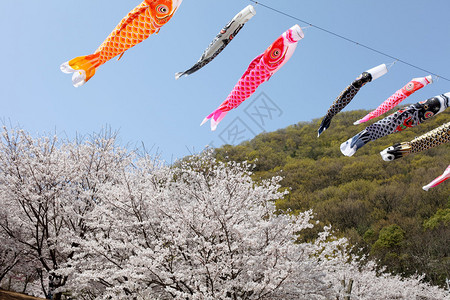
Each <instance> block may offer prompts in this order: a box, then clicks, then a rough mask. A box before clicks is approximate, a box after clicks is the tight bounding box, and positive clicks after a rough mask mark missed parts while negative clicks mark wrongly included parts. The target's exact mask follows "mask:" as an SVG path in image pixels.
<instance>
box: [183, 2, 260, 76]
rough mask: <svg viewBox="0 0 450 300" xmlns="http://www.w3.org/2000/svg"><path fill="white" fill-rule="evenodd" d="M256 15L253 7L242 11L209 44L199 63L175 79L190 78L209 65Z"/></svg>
mask: <svg viewBox="0 0 450 300" xmlns="http://www.w3.org/2000/svg"><path fill="white" fill-rule="evenodd" d="M254 15H256V11H255V9H254V8H253V6H251V5H249V6H247V7H246V8H244V9H243V10H241V11H240V12H239V13H238V14H237V15H236V16H235V17H234V18H233V19H232V20H231V21H230V22H229V23H228V24H227V25H225V27H224V28H223V29H222V30H221V31H220V33H219V34H218V35H217V36H216V37H215V39H214V40H213V41H212V42H211V43H210V44H209V46H208V48H207V49H206V50H205V52H203V54H202V56H201V57H200V59H199V61H198V62H197V63H196V64H195V65H194V66H193V67H192V68H190V69H189V70H186V71H184V72H179V73H176V74H175V79H179V78H180V77H182V76H188V75H190V74H192V73H194V72H197V71H198V70H200V69H201V68H203V67H204V66H206V65H207V64H209V63H210V62H211V61H212V60H213V59H214V58H216V56H217V55H219V54H220V52H222V51H223V49H225V47H226V46H228V44H229V43H230V42H231V41H232V40H233V39H234V37H235V36H236V35H237V34H238V33H239V31H240V30H241V29H242V27H244V25H245V23H247V22H248V21H249V20H250V19H251V18H252V17H253V16H254Z"/></svg>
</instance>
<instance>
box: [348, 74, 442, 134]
mask: <svg viewBox="0 0 450 300" xmlns="http://www.w3.org/2000/svg"><path fill="white" fill-rule="evenodd" d="M430 83H433V78H432V77H431V75H429V76H427V77H420V78H413V79H412V80H411V81H410V82H408V83H407V84H406V85H405V86H404V87H403V88H402V89H400V90H398V91H396V92H395V93H394V94H393V95H392V96H391V97H389V98H388V99H386V101H384V102H383V103H382V104H381V105H380V106H378V108H377V109H375V110H374V111H372V112H370V113H369V114H367V115H366V116H365V117H364V118H362V119H360V120H358V121H356V122H355V123H354V124H355V125H358V124H361V123H364V122H367V121H369V120H372V119H373V118H376V117H379V116H381V115H382V114H384V113H386V112H388V111H390V110H391V109H393V108H394V107H396V106H397V105H399V104H400V103H401V102H402V101H403V100H405V99H406V98H408V97H409V96H411V95H412V94H413V93H415V92H417V91H418V90H420V89H421V88H423V87H425V86H427V85H428V84H430Z"/></svg>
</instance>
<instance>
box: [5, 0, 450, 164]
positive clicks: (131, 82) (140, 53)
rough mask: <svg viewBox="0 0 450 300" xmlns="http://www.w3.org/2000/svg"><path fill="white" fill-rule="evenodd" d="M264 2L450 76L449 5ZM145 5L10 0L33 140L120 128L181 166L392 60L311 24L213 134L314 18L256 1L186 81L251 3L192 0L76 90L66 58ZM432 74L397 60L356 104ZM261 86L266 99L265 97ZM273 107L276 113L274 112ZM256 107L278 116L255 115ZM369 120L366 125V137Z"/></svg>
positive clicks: (10, 68) (13, 80)
mask: <svg viewBox="0 0 450 300" xmlns="http://www.w3.org/2000/svg"><path fill="white" fill-rule="evenodd" d="M262 2H263V3H265V4H267V5H270V6H272V7H274V8H277V9H279V10H282V11H285V12H287V13H289V14H291V15H294V16H297V17H298V18H301V19H304V20H306V21H308V22H311V23H313V24H315V25H317V26H320V27H323V28H326V29H328V30H331V31H333V32H336V33H338V34H341V35H343V36H346V37H348V38H351V39H353V40H356V41H358V42H360V43H363V44H365V45H368V46H370V47H373V48H376V49H378V50H380V51H384V52H387V53H389V54H391V55H393V56H396V57H399V58H401V59H403V60H405V61H408V62H410V63H413V64H415V65H418V66H421V67H422V68H425V69H428V70H430V71H432V72H434V73H437V74H441V75H442V76H444V77H447V78H450V60H449V53H450V52H449V51H450V34H449V33H450V22H449V21H448V12H449V11H450V1H448V0H429V1H423V0H395V1H392V0H377V1H361V0H342V1H335V0H327V1H325V0H315V1H299V0H276V1H275V0H263V1H262ZM139 3H140V1H139V0H136V1H134V0H126V1H125V0H120V1H119V0H112V1H111V0H109V1H106V0H95V1H93V0H77V1H74V0H65V1H60V0H59V1H57V0H46V1H30V0H1V1H0V13H1V18H0V27H1V28H2V35H1V37H2V43H1V47H0V62H1V66H2V72H1V73H0V101H1V110H0V118H1V120H2V121H4V122H6V123H7V124H10V123H11V124H12V125H14V126H16V125H19V126H20V127H22V128H23V129H25V130H26V131H28V132H30V133H32V134H33V135H39V134H45V133H54V132H55V131H56V132H57V133H58V134H60V135H63V136H67V137H69V138H72V137H74V136H75V135H76V134H77V133H78V134H81V135H88V134H91V133H93V132H99V131H100V130H101V129H102V128H103V127H105V126H110V127H111V128H112V129H113V130H118V131H119V137H120V141H121V143H122V144H124V145H125V144H127V143H129V144H130V145H134V144H139V143H141V142H143V143H144V144H145V145H146V147H147V148H152V147H153V153H154V152H156V151H158V153H160V154H161V156H162V158H164V159H166V160H168V161H170V160H172V159H174V158H177V157H183V156H185V155H187V154H189V151H193V150H194V151H197V152H198V151H200V150H201V149H203V147H204V146H205V145H207V144H210V143H212V144H213V145H215V146H220V145H222V144H224V143H225V142H229V143H238V142H241V141H242V140H243V139H245V138H251V137H252V135H253V134H257V133H260V132H262V131H263V130H265V131H273V130H276V129H279V128H284V127H286V126H289V125H291V124H295V123H297V122H300V121H310V120H312V119H314V118H320V117H322V116H323V115H324V114H325V113H326V111H327V109H328V107H329V106H330V105H331V103H332V102H333V101H334V99H335V98H336V96H338V95H339V93H340V92H341V91H342V89H344V88H345V87H346V86H347V85H348V84H349V83H350V82H352V80H353V79H354V78H355V77H356V76H357V75H359V74H360V73H361V72H363V71H365V70H367V69H370V68H372V67H374V66H377V65H379V64H381V63H386V64H390V63H392V62H393V59H390V58H386V57H384V56H382V55H379V54H377V53H373V52H371V51H368V50H366V49H364V48H362V47H359V46H356V45H354V44H351V43H349V42H347V41H344V40H341V39H339V38H336V37H335V36H332V35H329V34H327V33H325V32H322V31H319V30H317V29H315V28H307V29H305V30H304V31H305V38H304V39H303V40H302V41H300V42H299V45H298V47H297V50H296V53H295V54H294V56H293V57H292V59H291V60H290V61H289V62H288V63H287V64H286V65H285V66H284V67H283V68H282V69H281V70H280V71H279V72H278V73H277V74H275V75H274V76H273V77H272V78H271V79H270V81H269V82H267V83H264V84H263V85H261V86H260V88H259V89H258V90H257V92H256V93H255V94H254V96H253V97H252V98H250V99H249V100H247V101H246V102H244V103H243V104H242V105H241V106H240V107H239V108H238V109H237V110H233V111H231V112H230V113H229V114H228V115H227V116H226V117H225V119H224V120H223V121H222V123H221V124H220V125H219V127H218V129H217V131H216V132H211V131H210V130H209V126H207V125H204V126H203V127H200V126H199V124H200V123H201V121H202V120H203V118H204V117H205V116H206V115H208V114H209V113H211V112H212V111H213V110H214V109H216V108H217V106H218V105H219V104H220V103H221V102H222V101H223V100H224V99H225V98H226V97H227V95H228V93H229V92H230V91H231V90H232V88H233V87H234V85H235V84H236V82H237V81H238V79H239V78H240V77H241V75H242V74H243V73H244V71H245V70H246V68H247V66H248V64H249V63H250V61H251V60H252V59H253V58H254V57H256V56H257V55H259V54H260V53H262V52H263V51H264V50H265V49H266V48H267V46H269V45H270V44H271V43H272V42H273V41H274V40H275V39H276V38H277V37H278V36H279V35H280V34H281V33H282V32H284V31H285V30H286V29H288V28H289V27H291V26H293V25H294V24H296V23H298V24H299V25H300V26H301V27H306V26H307V24H304V23H301V22H297V21H295V20H292V19H290V18H287V17H285V16H281V15H279V14H276V13H274V12H273V11H270V10H267V9H266V8H264V7H261V6H259V5H254V6H255V8H256V12H257V14H256V16H255V17H254V18H253V19H252V20H250V21H249V22H248V23H247V25H246V26H245V27H244V29H243V30H242V31H241V32H240V33H239V35H238V36H237V37H236V38H235V39H234V40H233V42H232V43H231V44H230V45H229V46H228V47H227V48H226V49H225V51H224V52H223V53H222V54H221V55H220V56H218V57H217V58H216V59H215V60H214V61H213V62H212V63H210V64H209V65H207V66H206V67H205V68H203V69H202V70H200V71H199V72H197V73H195V74H193V75H191V76H189V77H186V78H182V79H180V80H178V81H175V79H174V73H175V72H178V71H183V70H184V69H187V68H188V67H190V66H191V65H193V64H194V63H195V62H196V61H197V59H198V58H199V57H200V55H201V54H202V52H203V51H204V49H205V48H206V47H207V46H208V44H209V43H210V41H211V40H212V39H213V38H214V37H215V35H216V34H217V33H218V32H219V30H220V29H221V28H222V27H223V26H224V25H225V24H226V23H227V22H228V21H229V20H230V19H231V18H232V17H233V16H234V15H235V14H236V13H237V12H239V11H240V10H241V9H242V8H244V7H245V6H247V5H248V4H251V2H249V1H246V0H226V1H225V0H223V1H218V0H184V1H183V3H182V4H181V6H180V9H179V10H178V12H177V13H176V14H175V16H174V17H173V19H172V20H171V21H170V22H169V23H168V24H167V25H165V26H164V27H163V28H162V29H161V32H160V33H159V34H158V35H154V36H150V37H149V38H148V39H147V40H145V41H144V42H142V43H141V44H139V45H138V46H136V47H134V48H132V49H131V50H129V51H127V52H126V53H125V55H124V56H123V58H122V59H121V60H120V61H119V62H117V61H116V60H111V61H109V62H108V63H106V64H105V65H103V66H101V67H100V68H99V69H98V71H97V74H96V75H95V76H94V77H93V78H92V79H91V80H90V81H89V82H88V83H87V84H86V85H85V86H83V87H80V88H74V87H73V86H72V84H71V79H70V78H71V76H70V75H67V74H63V73H62V72H60V70H59V66H60V64H61V63H63V62H65V61H67V60H69V59H72V58H74V57H76V56H81V55H87V54H91V53H93V51H95V49H96V48H97V47H98V46H99V45H100V44H101V43H102V42H103V40H104V39H105V38H106V37H107V36H108V35H109V33H110V32H111V31H112V30H113V29H114V28H115V26H116V25H117V24H118V23H119V21H120V20H121V19H122V18H123V17H124V16H125V15H126V14H127V13H128V12H129V11H130V10H132V9H133V8H134V7H135V6H137V5H138V4H139ZM426 75H428V74H427V73H425V72H422V71H419V70H416V69H414V68H411V67H409V66H406V65H403V64H401V63H397V64H396V65H395V66H394V67H393V68H391V69H390V71H389V73H388V74H386V75H385V76H383V77H381V78H380V79H377V80H376V81H374V82H372V83H369V84H368V85H366V86H365V87H364V88H363V89H362V90H361V92H360V93H359V94H358V95H357V97H356V98H355V99H354V100H353V102H352V103H351V104H350V105H349V106H348V107H347V108H346V110H353V109H362V108H366V109H369V108H375V107H376V106H378V105H379V104H380V103H381V102H382V101H384V100H385V99H386V98H387V97H389V96H390V95H391V94H392V93H393V92H395V91H396V90H397V89H400V88H401V87H402V86H403V85H404V84H406V83H407V82H408V81H409V80H410V79H411V78H413V77H420V76H426ZM449 91H450V84H449V82H447V81H445V80H442V79H441V80H439V81H438V82H436V83H434V84H432V85H430V86H428V87H426V88H424V89H422V90H421V91H419V92H417V93H416V94H414V95H413V96H412V97H410V98H409V99H408V100H407V102H408V103H412V102H417V101H420V100H425V99H427V98H429V97H432V96H434V95H437V94H441V93H445V92H449ZM261 93H264V94H265V96H262V97H259V98H258V96H259V95H260V94H261ZM269 99H270V100H269ZM252 101H256V102H252ZM264 101H265V102H264ZM264 104H267V105H268V106H270V107H271V108H272V110H270V112H271V113H272V115H271V116H269V115H268V114H267V112H268V111H267V110H265V109H264V106H265V105H264ZM273 104H276V106H274V105H273ZM256 108H259V112H260V113H261V114H264V113H266V114H265V115H266V116H268V117H265V118H263V119H261V118H259V119H258V117H257V116H255V115H254V114H253V115H252V113H254V112H256V111H255V109H256ZM262 121H264V123H262ZM352 121H354V120H352ZM208 125H209V124H208ZM360 126H361V127H362V126H363V125H360ZM361 127H355V133H356V132H357V131H358V130H361ZM225 129H227V130H225ZM233 129H235V131H233ZM230 132H234V133H238V135H232V134H230ZM188 149H189V150H188Z"/></svg>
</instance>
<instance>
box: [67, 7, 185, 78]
mask: <svg viewBox="0 0 450 300" xmlns="http://www.w3.org/2000/svg"><path fill="white" fill-rule="evenodd" d="M182 1H183V0H145V1H144V2H142V3H141V4H139V5H138V6H137V7H136V8H135V9H133V10H132V11H131V12H129V13H128V15H127V16H126V17H125V18H123V19H122V21H121V22H120V23H119V25H117V26H116V28H115V29H114V30H113V32H112V33H111V34H110V35H109V36H108V37H107V38H106V40H105V41H104V42H103V43H102V44H101V45H100V47H99V48H98V49H97V50H96V51H95V52H94V54H91V55H87V56H80V57H76V58H74V59H72V60H70V61H68V62H65V63H63V64H62V65H61V67H60V68H61V71H63V72H64V73H74V74H73V76H72V83H73V85H74V86H75V87H79V86H82V85H83V84H85V83H86V82H87V81H88V80H89V79H91V78H92V76H94V75H95V70H96V69H97V68H98V67H99V66H101V65H102V64H104V63H105V62H107V61H108V60H110V59H112V58H114V57H116V56H117V55H120V56H119V59H120V58H121V57H122V55H123V54H124V53H125V51H127V50H128V49H130V48H131V47H133V46H135V45H137V44H139V43H140V42H142V41H143V40H145V39H146V38H148V37H149V36H150V35H151V34H153V33H158V32H159V30H160V29H161V27H162V26H163V25H164V24H166V23H167V22H169V20H170V19H171V18H172V16H173V14H174V13H175V11H176V10H177V9H178V7H179V6H180V4H181V2H182Z"/></svg>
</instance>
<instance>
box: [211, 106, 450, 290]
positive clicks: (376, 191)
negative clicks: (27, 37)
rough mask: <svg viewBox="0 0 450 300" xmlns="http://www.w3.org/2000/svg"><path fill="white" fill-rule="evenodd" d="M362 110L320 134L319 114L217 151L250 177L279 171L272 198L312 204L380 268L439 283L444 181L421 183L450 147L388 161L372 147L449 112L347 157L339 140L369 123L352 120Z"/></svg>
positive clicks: (447, 232) (416, 131)
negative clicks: (278, 187)
mask: <svg viewBox="0 0 450 300" xmlns="http://www.w3.org/2000/svg"><path fill="white" fill-rule="evenodd" d="M366 113H367V111H350V112H344V113H340V114H339V115H337V116H336V117H335V118H334V119H333V121H332V124H331V127H330V128H329V129H328V130H327V131H325V132H324V133H323V134H322V135H321V136H320V138H317V129H318V127H319V124H320V121H321V120H314V121H313V122H309V123H306V122H301V123H299V124H296V125H292V126H289V127H287V128H285V129H281V130H277V131H275V132H270V133H263V134H260V135H258V136H257V137H255V138H254V139H253V140H251V141H248V142H244V143H242V144H240V145H238V146H230V145H226V146H223V147H222V148H219V149H216V156H217V157H218V158H219V159H221V160H229V161H249V162H252V163H254V164H255V170H254V171H255V174H254V177H255V179H259V178H263V179H264V178H270V177H271V176H273V175H276V174H279V175H281V176H283V177H284V179H283V181H282V185H283V187H285V188H288V189H290V194H289V195H288V196H287V197H286V198H285V199H284V200H281V201H278V202H277V207H278V209H280V210H287V209H290V210H292V211H294V212H295V211H304V210H307V209H311V208H312V209H313V210H314V212H315V213H316V215H317V219H318V220H320V221H321V222H322V223H323V224H324V225H325V224H332V226H333V228H334V230H335V231H336V232H337V234H340V235H342V236H346V237H347V238H348V239H349V240H350V242H351V243H352V244H353V245H355V246H356V247H355V249H358V250H355V251H360V252H363V253H365V254H369V257H371V258H373V259H376V260H377V261H379V265H380V266H385V267H386V268H387V269H388V270H389V271H391V272H393V273H396V274H402V275H411V274H415V273H416V272H418V273H420V274H422V273H423V274H425V280H427V281H430V282H432V283H433V284H439V285H444V283H445V279H446V278H450V258H449V252H450V182H446V183H444V184H442V185H441V186H439V187H437V188H435V189H432V190H430V191H429V192H425V191H423V190H422V186H424V185H426V184H428V183H429V182H430V181H431V180H433V179H434V178H435V177H437V176H439V175H441V174H442V173H443V171H444V170H445V169H446V167H447V166H448V164H449V163H450V145H449V144H446V145H441V146H439V147H436V148H433V149H430V150H427V151H425V152H422V153H419V154H413V155H409V156H407V157H405V158H402V159H399V160H396V161H393V162H385V161H383V160H382V159H381V156H380V154H379V152H380V151H382V150H383V149H385V148H386V147H389V146H392V145H393V144H395V143H399V142H404V141H410V140H412V139H413V138H414V137H416V136H419V135H422V134H424V133H426V132H428V131H430V130H432V129H434V128H436V127H438V126H440V125H442V124H443V123H446V122H448V121H449V120H450V113H449V112H444V113H442V114H440V115H438V116H436V117H434V118H432V119H430V120H428V121H426V122H425V123H423V124H422V125H420V126H418V127H415V128H410V129H408V130H406V131H403V132H400V133H396V134H392V135H390V136H386V137H384V138H381V139H378V140H377V141H374V142H370V143H368V144H367V145H366V146H364V147H363V148H361V149H360V150H358V151H357V152H356V154H355V155H354V156H353V157H345V156H343V155H342V154H341V152H340V149H339V146H340V144H341V143H342V142H344V141H346V140H347V139H349V138H351V137H353V136H354V135H355V134H357V133H358V132H359V131H361V130H363V129H364V128H365V126H367V125H369V124H372V123H373V122H374V121H372V122H370V123H367V124H366V125H359V126H354V125H353V122H354V121H355V120H358V119H360V118H361V117H362V116H364V115H365V114H366ZM313 236H314V232H311V235H310V236H306V237H303V238H305V239H308V238H313Z"/></svg>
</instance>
